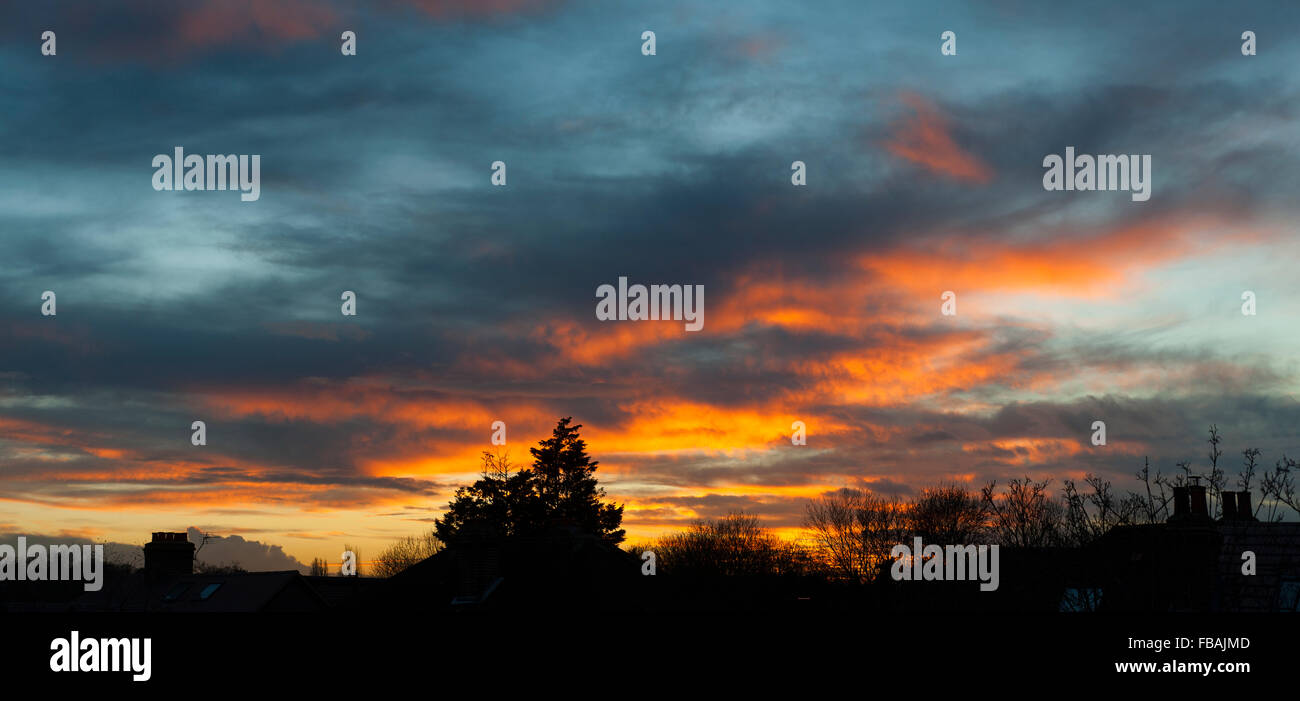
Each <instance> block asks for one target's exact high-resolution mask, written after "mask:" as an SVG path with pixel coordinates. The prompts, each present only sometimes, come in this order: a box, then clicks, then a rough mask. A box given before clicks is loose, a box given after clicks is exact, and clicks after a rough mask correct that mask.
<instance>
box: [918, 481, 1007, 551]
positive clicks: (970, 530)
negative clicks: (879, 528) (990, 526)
mask: <svg viewBox="0 0 1300 701" xmlns="http://www.w3.org/2000/svg"><path fill="white" fill-rule="evenodd" d="M987 516H988V513H987V511H986V510H985V506H984V502H983V500H982V499H981V498H980V497H978V496H976V495H974V494H972V493H971V492H970V490H968V489H966V488H965V487H963V486H961V485H956V484H949V485H943V486H940V487H927V488H925V489H923V490H922V491H921V496H919V497H918V498H917V499H916V501H915V502H914V503H913V504H912V505H911V508H909V509H908V521H909V526H910V530H911V531H912V532H913V533H914V534H915V535H919V536H921V538H922V539H924V540H925V541H926V542H928V543H934V544H962V543H974V542H976V541H977V537H978V536H979V534H980V532H981V531H982V530H983V529H984V526H985V520H986V518H987Z"/></svg>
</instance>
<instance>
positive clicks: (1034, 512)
mask: <svg viewBox="0 0 1300 701" xmlns="http://www.w3.org/2000/svg"><path fill="white" fill-rule="evenodd" d="M1049 483H1050V480H1043V481H1042V482H1035V481H1033V480H1031V479H1030V478H1029V477H1025V478H1024V479H1023V480H1021V479H1012V480H1011V482H1010V483H1008V485H1007V489H1006V492H1005V493H1002V494H998V493H997V483H996V482H989V483H988V485H987V486H985V487H984V489H983V491H982V495H983V500H984V508H985V510H986V511H987V512H988V514H989V517H990V526H991V528H992V531H993V540H994V541H996V542H997V543H999V544H1001V545H1004V546H1008V547H1024V548H1042V547H1049V546H1053V545H1057V544H1059V543H1060V541H1061V529H1062V525H1063V521H1064V517H1065V509H1064V508H1063V507H1062V506H1061V504H1060V503H1059V502H1057V501H1055V500H1053V499H1052V497H1051V494H1050V493H1049V492H1048V491H1047V486H1048V484H1049Z"/></svg>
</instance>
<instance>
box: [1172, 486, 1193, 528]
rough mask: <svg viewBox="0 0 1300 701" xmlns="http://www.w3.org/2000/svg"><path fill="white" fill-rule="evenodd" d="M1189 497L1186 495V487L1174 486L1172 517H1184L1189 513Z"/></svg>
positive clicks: (1180, 518) (1190, 509)
mask: <svg viewBox="0 0 1300 701" xmlns="http://www.w3.org/2000/svg"><path fill="white" fill-rule="evenodd" d="M1191 511H1192V507H1191V498H1190V497H1189V496H1187V487H1174V515H1173V516H1171V517H1170V520H1173V519H1179V520H1182V519H1185V518H1187V517H1188V516H1190V515H1191Z"/></svg>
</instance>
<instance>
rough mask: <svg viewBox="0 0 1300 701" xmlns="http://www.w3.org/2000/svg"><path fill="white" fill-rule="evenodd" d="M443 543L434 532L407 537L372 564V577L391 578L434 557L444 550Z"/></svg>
mask: <svg viewBox="0 0 1300 701" xmlns="http://www.w3.org/2000/svg"><path fill="white" fill-rule="evenodd" d="M442 547H443V545H442V541H441V540H438V536H437V535H435V534H434V532H433V531H432V530H430V531H429V532H428V533H425V534H423V535H419V536H407V537H405V538H401V539H399V540H397V541H396V542H394V543H393V544H392V545H389V546H388V547H387V548H385V549H384V550H383V551H382V552H380V553H379V556H378V557H376V558H375V561H374V562H372V563H370V576H372V577H391V576H393V575H395V574H397V573H398V572H401V571H402V570H405V569H406V568H408V567H410V566H411V565H414V564H415V563H417V562H422V561H424V560H427V559H428V558H430V557H433V556H434V555H435V554H436V553H437V552H438V551H440V550H442Z"/></svg>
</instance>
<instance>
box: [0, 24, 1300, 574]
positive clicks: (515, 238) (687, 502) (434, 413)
mask: <svg viewBox="0 0 1300 701" xmlns="http://www.w3.org/2000/svg"><path fill="white" fill-rule="evenodd" d="M112 5H113V6H112V7H111V8H110V7H109V6H108V4H90V3H82V2H76V3H74V2H59V1H52V2H40V3H33V2H23V3H17V2H3V3H0V94H3V104H4V109H3V110H0V534H10V535H13V534H18V533H26V534H32V535H39V536H43V537H64V538H81V539H92V540H97V541H113V542H122V543H142V542H144V541H145V540H147V539H148V534H149V533H150V532H152V531H160V530H167V531H183V530H186V529H190V528H196V529H199V530H201V531H204V532H210V533H215V534H219V535H223V536H227V537H230V538H234V537H238V538H239V539H240V541H239V542H240V543H246V544H251V545H250V546H249V547H250V548H251V550H250V551H249V552H248V553H247V554H246V562H253V563H257V562H261V560H259V559H258V558H259V557H262V556H263V555H265V554H266V553H267V552H271V553H272V554H273V555H274V557H271V558H269V559H268V560H267V561H268V562H271V563H272V564H267V565H266V566H267V567H268V568H270V567H272V566H275V568H280V567H279V566H278V565H279V564H280V563H282V562H283V561H286V560H293V559H296V560H297V561H298V562H302V563H305V562H310V561H311V560H312V559H313V558H315V557H321V558H324V559H327V560H328V561H330V562H332V563H337V562H338V560H339V557H340V553H341V551H342V549H343V547H344V545H345V544H350V545H353V546H354V547H357V548H358V549H359V550H360V551H361V553H362V559H363V560H365V559H366V557H365V556H366V554H368V553H369V554H373V553H377V552H378V551H379V550H380V549H382V548H383V547H384V546H385V545H386V544H387V543H389V542H391V541H393V540H395V539H397V538H400V537H403V536H407V535H414V534H417V533H420V532H423V531H426V530H428V529H429V528H430V527H431V526H432V521H433V519H435V518H437V517H438V516H439V515H440V514H441V513H442V511H443V510H444V509H445V507H446V504H447V502H448V500H449V499H450V498H451V495H452V493H453V492H454V490H455V488H456V487H457V486H459V485H464V484H468V483H470V482H472V481H473V480H474V479H475V478H476V477H477V476H478V475H479V472H480V465H479V456H480V454H481V453H482V451H484V450H496V449H504V450H506V451H508V453H509V455H510V457H511V458H512V459H513V460H514V461H515V462H516V463H518V464H524V465H526V464H527V463H528V461H529V456H528V450H527V449H528V447H529V446H531V445H534V444H535V443H536V441H538V440H539V439H541V438H544V437H546V436H548V435H549V434H550V429H551V428H552V427H553V426H554V425H555V422H556V420H557V419H558V418H560V417H564V416H572V417H574V421H575V422H576V423H580V424H582V426H583V428H582V436H583V437H584V438H585V439H586V441H587V443H588V450H589V452H590V453H591V454H592V456H593V457H594V458H595V459H596V460H598V461H599V463H600V465H599V469H598V472H597V476H598V477H599V479H600V481H601V484H602V485H603V486H604V487H605V488H606V490H607V492H608V496H609V498H611V499H612V500H614V501H615V502H617V503H621V504H624V505H625V506H626V511H625V518H624V526H625V527H626V528H627V530H628V533H629V540H632V541H637V540H642V539H646V538H650V537H653V536H655V535H657V534H660V533H664V532H667V531H672V530H676V529H680V528H683V527H685V526H686V525H688V524H689V523H690V522H692V521H694V520H696V519H700V518H714V517H718V516H721V515H724V514H726V513H728V512H730V511H737V510H744V511H745V512H747V513H753V514H757V515H759V516H760V517H761V518H762V520H763V522H764V523H765V524H766V525H768V526H771V527H774V528H776V529H778V532H780V533H782V534H783V535H787V536H792V537H793V536H795V535H797V534H798V527H799V526H800V523H801V521H802V515H803V513H804V509H805V504H806V503H807V500H808V499H810V498H813V497H816V496H818V495H820V494H823V493H826V492H829V491H832V490H835V489H839V488H843V487H856V488H864V489H870V490H872V491H875V492H878V493H882V494H889V495H894V494H897V495H900V496H909V495H913V494H915V493H917V492H918V491H919V490H920V489H922V488H924V487H926V486H930V485H937V484H942V483H959V484H966V485H968V486H970V487H972V488H978V487H979V486H980V485H982V484H984V483H985V482H987V481H989V480H997V481H999V482H1005V481H1006V480H1008V479H1010V478H1013V477H1024V476H1029V477H1031V478H1033V479H1051V480H1052V486H1053V489H1057V490H1059V488H1060V487H1061V485H1062V481H1063V480H1065V479H1076V480H1077V479H1081V478H1082V477H1083V476H1084V475H1085V474H1088V473H1093V474H1099V475H1102V476H1104V477H1105V478H1106V479H1109V480H1111V481H1112V482H1113V483H1114V484H1115V485H1116V486H1117V487H1121V488H1129V487H1131V486H1133V484H1134V483H1133V474H1134V473H1135V472H1136V471H1137V470H1138V469H1139V468H1140V467H1141V465H1142V461H1143V459H1144V458H1145V457H1149V458H1150V460H1151V463H1152V466H1153V467H1158V468H1160V469H1162V470H1164V471H1165V472H1170V471H1173V470H1175V469H1176V468H1175V463H1177V462H1179V461H1182V460H1187V461H1190V462H1191V463H1192V466H1193V468H1194V469H1196V470H1199V471H1202V472H1203V471H1205V470H1206V469H1207V459H1206V449H1207V446H1206V444H1205V442H1204V441H1205V438H1206V430H1207V428H1208V427H1209V426H1210V425H1211V424H1216V425H1217V426H1218V428H1219V430H1220V432H1221V433H1222V434H1223V435H1224V438H1225V442H1224V446H1223V447H1224V458H1223V459H1222V461H1221V462H1222V464H1225V465H1226V466H1227V467H1228V468H1229V469H1230V470H1235V468H1236V467H1237V466H1238V465H1239V464H1240V457H1241V456H1240V452H1241V451H1242V450H1244V449H1246V448H1259V449H1260V450H1261V451H1263V455H1262V458H1261V460H1262V462H1263V464H1264V465H1266V466H1270V465H1272V464H1273V462H1274V461H1276V460H1277V459H1279V458H1280V457H1281V456H1282V454H1283V453H1287V454H1289V455H1291V456H1297V455H1300V430H1297V426H1300V404H1298V403H1297V396H1298V395H1297V392H1298V390H1300V365H1297V356H1296V353H1295V348H1296V343H1297V340H1300V330H1298V327H1297V324H1296V323H1295V321H1296V319H1297V318H1298V315H1300V277H1298V276H1297V275H1296V264H1297V262H1298V261H1300V240H1298V239H1297V236H1296V233H1297V232H1296V224H1295V222H1296V220H1297V216H1296V215H1297V213H1298V212H1297V210H1298V209H1300V198H1297V197H1296V192H1297V186H1300V161H1298V160H1297V159H1298V158H1300V129H1297V127H1296V118H1297V116H1298V115H1297V112H1298V111H1300V72H1297V71H1296V68H1295V67H1296V66H1297V65H1300V45H1298V43H1297V33H1298V32H1300V5H1296V4H1295V3H1293V2H1237V3H1222V2H1201V1H1193V0H1188V1H1187V2H1180V3H1177V10H1176V11H1171V10H1169V9H1167V6H1166V8H1160V7H1156V6H1155V5H1156V4H1155V3H1140V4H1139V5H1141V6H1139V7H1134V6H1132V5H1134V3H1129V2H1122V1H1116V2H1079V3H1043V2H1035V1H1029V0H1026V1H1023V2H1021V1H1017V0H1005V1H993V0H984V1H966V2H940V1H935V2H926V3H923V4H922V3H864V2H831V1H825V2H816V3H811V4H809V3H789V2H766V1H760V0H750V1H746V2H739V1H730V0H727V1H719V2H707V3H705V2H680V1H676V0H665V1H663V2H655V3H649V2H624V1H602V2H579V1H569V0H481V1H479V2H470V1H469V0H380V1H379V2H372V3H361V2H338V1H333V0H325V1H322V2H307V1H306V0H261V1H257V2H255V1H253V0H195V1H194V2H187V3H174V2H155V1H152V0H150V1H141V0H130V1H128V2H121V3H113V4H112ZM922 5H924V6H922ZM46 30H50V31H54V32H55V33H56V36H57V51H56V54H55V55H53V56H46V55H42V51H41V45H42V41H41V35H42V32H44V31H46ZM1247 30H1249V31H1254V32H1255V33H1256V35H1257V54H1256V55H1253V56H1245V55H1243V54H1242V50H1241V47H1242V43H1243V42H1242V38H1241V34H1242V32H1244V31H1247ZM344 31H353V32H355V34H356V37H357V44H356V47H357V50H356V55H355V56H345V55H343V54H342V52H341V51H340V46H341V44H342V41H341V35H342V33H343V32H344ZM645 31H653V32H654V33H655V40H656V41H655V43H656V46H655V53H654V55H645V54H644V53H643V51H642V47H643V41H642V34H643V32H645ZM945 31H952V32H954V33H955V35H956V54H955V55H943V54H942V53H941V51H940V49H941V43H942V42H941V38H940V35H941V34H942V33H943V32H945ZM177 146H181V147H183V148H184V149H185V151H186V153H191V154H259V155H260V161H261V171H260V176H261V194H260V198H259V199H257V200H256V201H253V202H245V201H241V198H240V197H239V196H238V194H237V193H235V192H221V191H214V192H207V191H194V192H185V191H181V192H175V191H156V190H155V189H154V188H153V187H152V185H151V182H152V179H153V176H154V171H155V169H154V167H153V166H152V165H151V163H152V160H153V157H154V156H155V155H156V154H168V155H170V154H171V153H172V152H173V149H174V148H175V147H177ZM1066 147H1074V149H1075V150H1076V152H1078V153H1081V154H1083V153H1086V154H1149V155H1150V156H1151V161H1152V171H1151V197H1150V199H1149V200H1147V201H1134V200H1133V199H1132V198H1131V197H1130V193H1127V192H1086V191H1085V192H1080V191H1073V192H1062V191H1048V190H1045V189H1044V187H1043V184H1042V180H1043V175H1044V172H1045V169H1044V167H1043V159H1044V157H1045V156H1048V155H1050V154H1057V155H1063V154H1064V152H1065V149H1066ZM495 161H502V162H504V163H505V164H506V166H507V181H506V185H505V186H494V185H493V183H492V179H491V178H492V164H493V163H494V162H495ZM794 161H802V162H803V163H804V164H806V185H802V186H796V185H794V184H793V183H792V181H791V175H792V171H791V164H792V163H793V162H794ZM620 276H624V277H627V278H628V280H629V282H630V283H642V284H647V285H648V284H683V285H686V284H690V285H702V286H703V288H704V290H705V297H704V300H705V303H704V319H705V322H704V326H703V328H702V329H701V330H700V331H695V332H691V331H687V330H685V329H684V326H683V323H682V322H681V321H600V320H598V319H597V317H596V315H595V307H596V301H597V297H596V294H595V291H596V289H597V288H598V287H599V286H601V285H604V284H615V285H616V284H617V281H618V278H619V277H620ZM47 290H49V291H53V292H55V293H56V294H57V313H56V315H54V316H45V315H43V314H42V313H41V307H42V293H43V292H44V291H47ZM344 291H353V292H355V293H356V297H357V303H356V311H357V313H356V315H355V316H344V315H343V313H342V311H341V305H342V302H341V294H342V293H343V292H344ZM946 291H951V292H954V293H955V294H956V314H955V315H944V314H943V313H942V312H941V306H942V304H943V302H942V300H941V295H942V294H943V293H944V292H946ZM1246 291H1249V292H1252V293H1253V294H1254V298H1255V304H1256V310H1255V311H1256V313H1255V314H1254V315H1246V314H1243V313H1242V305H1243V300H1242V295H1243V293H1244V292H1246ZM1098 420H1100V421H1104V422H1105V424H1106V432H1107V441H1106V444H1105V445H1093V443H1092V436H1093V429H1092V426H1093V422H1094V421H1098ZM194 421H203V422H205V425H206V432H207V443H206V445H202V446H195V445H192V442H191V433H192V431H191V425H192V422H194ZM495 421H504V422H505V423H506V426H507V432H506V436H507V438H506V440H507V442H506V445H505V446H493V445H492V444H491V441H490V439H491V436H492V424H493V422H495ZM795 421H802V422H804V424H805V425H806V427H807V441H806V445H793V444H792V440H791V434H792V424H793V423H794V422H795ZM233 542H234V541H233V540H232V541H230V543H233ZM231 553H232V554H230V555H229V557H230V558H231V559H238V557H239V554H238V549H237V548H234V549H232V550H231ZM259 553H260V554H259Z"/></svg>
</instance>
